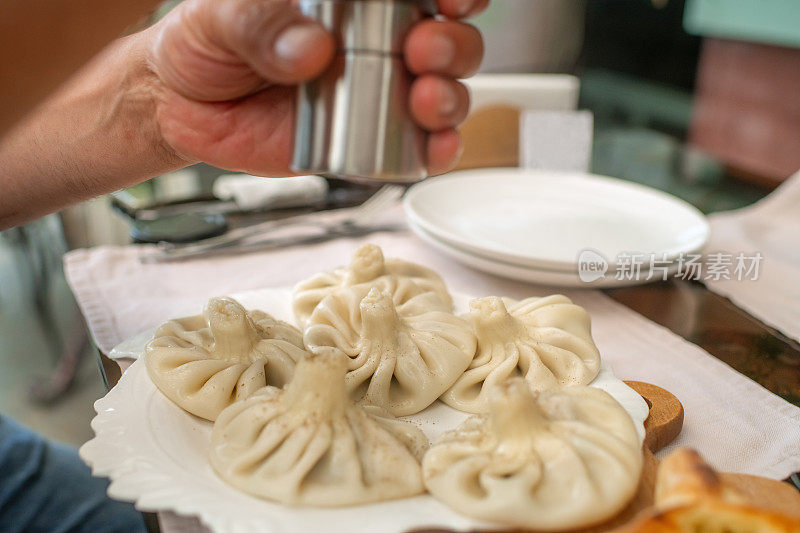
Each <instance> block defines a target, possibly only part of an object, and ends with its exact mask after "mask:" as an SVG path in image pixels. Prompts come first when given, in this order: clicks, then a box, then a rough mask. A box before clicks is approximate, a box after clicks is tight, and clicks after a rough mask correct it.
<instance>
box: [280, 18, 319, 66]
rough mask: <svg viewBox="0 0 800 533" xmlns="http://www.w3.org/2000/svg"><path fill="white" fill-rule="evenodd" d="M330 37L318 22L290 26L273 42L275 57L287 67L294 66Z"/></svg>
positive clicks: (314, 51)
mask: <svg viewBox="0 0 800 533" xmlns="http://www.w3.org/2000/svg"><path fill="white" fill-rule="evenodd" d="M327 38H328V36H327V34H326V33H325V30H324V29H322V28H321V27H320V26H319V25H317V24H310V23H303V24H295V25H292V26H289V27H288V28H286V29H285V30H283V32H281V33H280V34H279V35H278V38H277V39H275V44H273V49H274V52H275V57H276V58H277V59H278V61H280V62H281V63H283V64H284V66H286V67H293V66H295V65H296V64H297V63H298V62H300V61H301V60H302V59H303V58H305V57H307V56H308V55H309V54H314V53H316V51H317V50H318V49H319V47H320V46H322V45H324V42H325V40H326V39H327Z"/></svg>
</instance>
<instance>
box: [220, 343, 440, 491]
mask: <svg viewBox="0 0 800 533" xmlns="http://www.w3.org/2000/svg"><path fill="white" fill-rule="evenodd" d="M345 372H346V363H345V360H344V358H343V357H341V356H339V357H308V358H306V359H303V360H302V361H300V362H299V363H298V364H297V368H296V370H295V374H294V379H292V381H291V382H289V384H288V385H287V386H286V388H285V389H283V390H280V389H276V388H272V387H268V388H266V389H263V390H262V391H259V392H258V393H256V394H254V395H253V396H252V397H251V398H250V399H248V400H245V401H243V402H239V403H235V404H233V405H231V406H230V407H228V408H227V409H225V410H224V411H223V412H222V414H220V415H219V418H217V421H216V423H215V424H214V429H213V431H212V435H211V442H212V447H211V464H212V466H213V467H214V469H215V470H216V471H217V473H218V474H219V476H220V477H221V478H222V479H224V480H225V481H227V482H228V483H230V484H231V485H233V486H234V487H236V488H238V489H240V490H243V491H245V492H248V493H250V494H254V495H256V496H260V497H262V498H267V499H270V500H274V501H277V502H281V503H285V504H290V505H312V506H320V507H333V506H344V505H357V504H364V503H372V502H377V501H383V500H391V499H396V498H405V497H408V496H414V495H416V494H420V493H422V492H424V490H425V489H424V487H423V484H422V473H421V470H420V466H419V462H418V458H419V456H420V455H421V454H422V453H423V452H424V450H425V449H426V448H427V446H428V440H427V438H426V437H425V434H424V433H422V431H420V430H419V429H418V428H416V427H415V426H413V425H412V424H410V423H408V422H402V421H400V420H396V419H392V418H388V417H387V415H383V414H381V413H380V412H379V410H377V409H376V408H374V407H370V408H362V407H360V406H357V405H355V404H353V403H352V401H351V400H350V399H349V398H348V395H347V390H346V389H345V385H344V375H345Z"/></svg>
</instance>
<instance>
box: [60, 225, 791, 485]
mask: <svg viewBox="0 0 800 533" xmlns="http://www.w3.org/2000/svg"><path fill="white" fill-rule="evenodd" d="M398 216H400V215H399V214H398ZM364 242H374V243H376V244H379V245H381V246H383V247H384V250H385V253H386V255H387V256H388V257H402V258H405V259H408V260H411V261H417V262H419V263H422V264H425V265H427V266H429V267H431V268H434V269H436V270H437V271H439V272H440V273H441V274H442V276H443V277H444V278H445V279H446V280H447V282H448V284H449V286H450V288H451V289H452V290H456V291H460V292H464V293H468V294H474V295H476V296H486V295H504V296H506V295H507V296H511V297H514V298H524V297H529V296H534V295H542V294H548V293H552V292H556V291H554V290H552V289H548V288H545V287H537V286H533V285H526V284H523V283H519V282H513V281H508V280H503V279H500V278H495V277H492V276H488V275H486V274H482V273H479V272H476V271H473V270H470V269H468V268H466V267H463V266H461V265H459V264H457V263H455V262H453V261H452V260H451V259H449V258H447V257H446V256H444V255H441V254H439V253H438V252H436V251H434V250H433V249H431V248H429V247H428V246H426V245H425V244H424V243H422V242H421V241H419V240H417V238H416V237H414V236H413V235H411V234H408V233H392V234H388V233H379V234H374V235H372V236H370V237H368V238H360V239H340V240H336V241H331V242H327V243H323V244H317V245H312V246H304V247H295V248H287V249H284V250H277V251H271V252H264V253H258V254H252V255H245V256H237V257H229V258H213V259H206V260H198V261H191V262H185V263H171V264H141V263H140V262H139V260H138V258H139V256H140V255H142V254H143V253H146V252H147V248H146V247H131V246H129V247H103V248H96V249H93V250H77V251H74V252H71V253H70V254H68V255H67V257H66V258H65V268H66V273H67V278H68V280H69V283H70V285H71V287H72V289H73V291H74V293H75V295H76V297H77V299H78V303H79V305H80V306H81V309H82V310H83V312H84V314H85V316H86V318H87V321H88V324H89V328H90V330H91V332H92V335H93V336H94V338H95V340H96V342H97V344H98V346H99V347H100V349H101V350H102V351H104V352H105V353H108V352H109V351H110V350H111V348H112V347H113V346H114V345H116V344H117V343H119V342H120V341H122V340H123V339H125V338H127V337H130V336H132V335H134V334H136V333H139V332H141V331H143V330H146V329H148V328H152V327H154V326H157V325H158V324H160V323H161V322H163V321H165V320H167V319H169V318H172V317H175V316H180V315H183V314H186V313H197V312H199V311H200V309H201V307H202V305H203V303H204V302H205V300H206V299H208V298H209V297H212V296H217V295H224V294H229V293H233V292H241V291H246V290H252V289H257V288H263V287H282V286H287V285H292V284H294V283H296V282H297V281H299V280H301V279H304V278H305V277H307V276H310V275H312V274H315V273H317V272H319V271H320V270H324V269H329V268H332V267H335V266H338V265H341V264H343V263H346V262H347V261H348V258H349V256H350V254H351V253H352V251H353V250H354V248H355V247H356V246H358V245H360V244H363V243H364ZM558 292H564V293H565V294H566V295H567V296H569V297H571V298H573V300H574V301H575V302H576V303H578V304H579V305H583V306H585V307H586V308H587V309H588V311H589V312H590V314H591V316H592V321H593V333H594V336H595V339H596V341H597V345H598V347H599V348H600V351H601V353H602V354H603V357H604V358H605V359H606V360H607V361H609V362H610V363H611V365H612V367H613V368H614V371H615V373H616V374H617V376H618V377H620V378H621V379H632V380H639V381H647V382H650V383H654V384H656V385H659V386H662V387H664V388H666V389H668V390H670V391H671V392H673V393H674V394H675V395H676V396H677V397H678V398H679V399H680V400H681V402H683V405H684V407H685V409H686V419H685V424H684V429H683V432H682V433H681V435H680V437H679V438H678V440H677V441H676V442H675V443H674V444H672V445H671V446H669V447H668V449H667V450H665V451H664V452H661V453H662V454H664V453H668V452H669V450H671V449H674V448H675V447H677V446H692V447H694V448H697V449H698V450H699V451H700V452H701V453H702V454H703V455H704V456H705V457H706V458H707V459H708V460H709V462H710V463H711V464H712V465H713V466H714V467H716V468H718V469H721V470H724V471H731V472H743V473H750V474H757V475H762V476H767V477H772V478H776V479H783V478H785V477H787V476H788V475H790V474H791V473H793V472H795V471H798V470H800V408H797V407H795V406H793V405H791V404H789V403H788V402H786V401H784V400H782V399H781V398H779V397H777V396H775V395H773V394H772V393H770V392H769V391H767V390H766V389H764V388H763V387H761V386H760V385H758V384H757V383H755V382H753V381H751V380H750V379H748V378H746V377H745V376H743V375H741V374H739V373H738V372H736V371H734V370H733V369H731V368H730V367H728V366H727V365H725V364H724V363H722V362H720V361H719V360H717V359H715V358H714V357H712V356H710V355H709V354H708V353H706V352H705V351H703V350H702V349H700V348H699V347H697V346H695V345H694V344H691V343H689V342H687V341H685V340H683V339H682V338H681V337H679V336H677V335H675V334H673V333H672V332H670V331H669V330H667V329H665V328H662V327H661V326H659V325H657V324H655V323H653V322H651V321H649V320H648V319H646V318H644V317H643V316H641V315H639V314H638V313H636V312H634V311H632V310H630V309H628V308H627V307H625V306H623V305H621V304H618V303H617V302H615V301H613V300H611V299H610V298H608V297H607V296H605V295H604V294H602V293H600V292H597V291H558Z"/></svg>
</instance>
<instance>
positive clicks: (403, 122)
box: [292, 0, 436, 183]
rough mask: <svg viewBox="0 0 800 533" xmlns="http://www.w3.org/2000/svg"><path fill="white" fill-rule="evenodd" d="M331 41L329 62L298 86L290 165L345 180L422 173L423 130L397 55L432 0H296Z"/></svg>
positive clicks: (412, 178) (397, 178)
mask: <svg viewBox="0 0 800 533" xmlns="http://www.w3.org/2000/svg"><path fill="white" fill-rule="evenodd" d="M298 4H299V7H300V9H301V10H302V12H303V13H304V14H305V15H306V16H308V17H310V18H313V19H315V20H317V21H319V22H320V23H321V24H322V25H323V26H324V27H325V28H326V29H327V30H329V31H330V32H331V33H332V34H333V35H334V37H335V38H336V40H337V44H338V51H337V54H336V57H335V59H334V61H333V63H332V65H331V67H330V68H329V69H328V70H327V71H326V72H325V73H324V74H323V75H322V76H321V77H319V78H318V79H316V80H313V81H311V82H308V83H305V84H302V85H300V87H299V89H298V99H297V119H296V124H295V148H294V157H293V161H292V169H293V170H294V171H295V172H299V173H305V174H320V175H324V176H329V177H336V178H342V179H347V180H351V181H362V180H379V181H389V182H406V183H411V182H416V181H419V180H422V179H424V178H426V177H427V171H426V134H425V133H424V132H423V131H422V130H421V129H420V128H419V127H417V125H416V124H415V123H414V121H413V119H412V118H411V113H410V111H409V108H408V106H409V104H408V101H409V91H410V86H411V82H412V76H411V74H410V73H409V72H408V70H407V69H406V66H405V63H404V61H403V58H402V52H403V42H404V41H405V37H406V35H407V34H408V32H409V30H410V29H411V28H412V27H413V26H414V24H416V23H417V22H419V21H420V20H422V19H423V18H425V17H428V16H432V15H433V14H434V13H435V8H436V7H435V1H433V0H430V1H429V0H299V2H298Z"/></svg>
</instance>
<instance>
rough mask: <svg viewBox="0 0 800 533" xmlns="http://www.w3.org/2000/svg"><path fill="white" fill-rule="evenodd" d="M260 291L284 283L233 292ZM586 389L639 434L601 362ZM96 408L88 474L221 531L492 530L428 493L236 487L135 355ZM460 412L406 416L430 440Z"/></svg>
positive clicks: (114, 490) (638, 422)
mask: <svg viewBox="0 0 800 533" xmlns="http://www.w3.org/2000/svg"><path fill="white" fill-rule="evenodd" d="M259 294H260V295H263V301H264V302H275V301H278V300H280V299H281V298H287V297H288V292H287V291H285V290H277V291H276V290H264V291H258V292H251V293H248V294H247V298H245V297H244V296H245V295H240V297H241V298H242V299H243V300H244V299H247V300H248V301H249V305H251V306H254V307H259V308H260V309H263V310H264V311H266V312H270V311H271V309H270V308H269V307H265V306H261V305H257V304H256V303H255V302H257V301H258V300H259ZM454 297H455V300H456V307H457V309H459V310H464V309H466V305H467V303H468V301H469V299H470V298H469V297H467V296H465V295H454ZM278 311H280V309H278ZM133 344H134V343H129V345H128V348H126V350H128V351H129V352H130V353H132V354H133V353H134V352H135V351H136V350H134V349H133ZM143 349H144V344H140V347H139V350H138V353H136V355H137V356H141V355H142V351H143ZM592 386H593V387H598V388H600V389H603V390H605V391H607V392H608V393H609V394H611V395H612V396H613V397H614V398H616V399H617V401H619V402H620V404H622V406H623V407H624V408H625V410H626V411H628V413H630V415H631V417H632V418H633V420H634V424H635V426H636V430H637V432H638V433H639V440H640V441H643V440H644V420H645V419H646V418H647V414H648V408H647V404H646V403H645V402H644V400H643V399H642V398H641V397H640V396H639V395H638V394H637V393H636V392H635V391H633V390H632V389H630V388H629V387H628V386H626V385H625V384H624V383H622V382H621V381H620V380H619V379H617V378H616V377H614V374H613V373H612V371H611V369H610V368H609V367H608V366H607V365H606V364H603V366H602V368H601V371H600V375H598V377H597V378H596V379H595V380H594V382H592ZM95 410H96V411H97V413H98V414H97V416H96V417H95V418H94V420H92V429H94V431H95V435H96V436H95V438H94V439H92V440H90V441H89V442H87V443H86V444H84V445H83V446H82V447H81V449H80V455H81V458H82V459H83V460H84V461H86V463H87V464H89V466H91V467H92V473H93V474H94V475H96V476H104V477H109V478H111V485H110V487H109V489H108V494H109V496H111V497H112V498H115V499H119V500H125V501H131V502H135V503H136V506H137V508H139V509H141V510H143V511H152V512H156V511H174V512H177V513H180V514H183V515H194V516H198V517H199V518H200V520H201V521H202V522H203V523H204V524H206V525H207V526H209V527H210V528H211V529H212V530H214V531H220V532H221V531H226V532H227V531H230V532H242V533H245V532H250V531H265V532H275V533H278V532H281V533H282V532H288V531H326V532H328V533H339V532H341V533H358V532H365V533H367V532H369V533H372V532H374V531H382V532H387V533H395V532H396V533H400V532H403V531H409V530H412V529H422V528H431V527H434V528H436V527H438V528H448V529H453V530H458V531H467V530H473V529H486V528H488V527H491V525H490V524H486V523H483V522H480V521H476V520H472V519H470V518H467V517H464V516H462V515H460V514H458V513H456V512H454V511H452V510H450V509H449V508H448V507H446V506H445V505H443V504H441V503H439V502H438V501H436V500H435V499H434V498H433V497H431V496H428V495H423V496H417V497H414V498H408V499H403V500H395V501H390V502H382V503H379V504H373V505H363V506H358V507H350V508H343V509H315V508H297V507H288V506H284V505H280V504H276V503H272V502H269V501H265V500H260V499H258V498H255V497H252V496H249V495H247V494H245V493H243V492H240V491H238V490H236V489H234V488H232V487H230V486H229V485H227V484H226V483H225V482H223V481H222V480H221V479H219V478H218V477H217V476H216V474H215V473H214V471H213V470H212V468H211V466H210V465H209V463H208V460H207V454H208V446H209V442H210V435H211V428H212V424H211V423H210V422H208V421H205V420H202V419H200V418H197V417H194V416H192V415H190V414H188V413H186V412H185V411H183V410H182V409H180V408H179V407H177V406H176V405H175V404H173V403H172V402H170V401H169V400H168V399H167V398H166V397H165V396H164V395H163V394H161V393H160V392H159V391H158V389H157V388H156V387H155V385H153V383H152V381H151V380H150V378H149V377H148V376H147V370H146V368H145V366H144V361H142V360H137V361H135V362H134V363H133V365H131V367H130V368H129V369H128V370H127V371H126V372H125V373H124V374H123V375H122V378H121V379H120V381H119V383H118V384H117V386H116V387H114V388H113V389H112V390H111V391H110V392H109V393H108V394H107V395H106V396H105V397H104V398H102V399H100V400H98V401H97V402H96V403H95ZM467 416H468V415H466V414H465V413H461V412H459V411H456V410H454V409H452V408H450V407H448V406H446V405H444V404H443V403H441V402H436V403H435V404H434V405H433V406H431V407H429V408H428V409H426V410H425V411H423V412H422V413H420V414H418V415H415V416H412V417H407V418H408V419H409V420H412V421H414V422H416V423H417V424H418V425H419V426H420V428H421V429H422V430H423V431H424V432H425V433H426V434H427V435H428V437H429V438H436V437H437V436H438V435H440V434H441V433H443V432H444V431H446V430H447V429H450V428H452V427H454V426H455V425H457V424H458V423H460V422H461V421H462V420H464V419H465V418H466V417H467ZM494 527H495V528H496V526H494Z"/></svg>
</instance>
